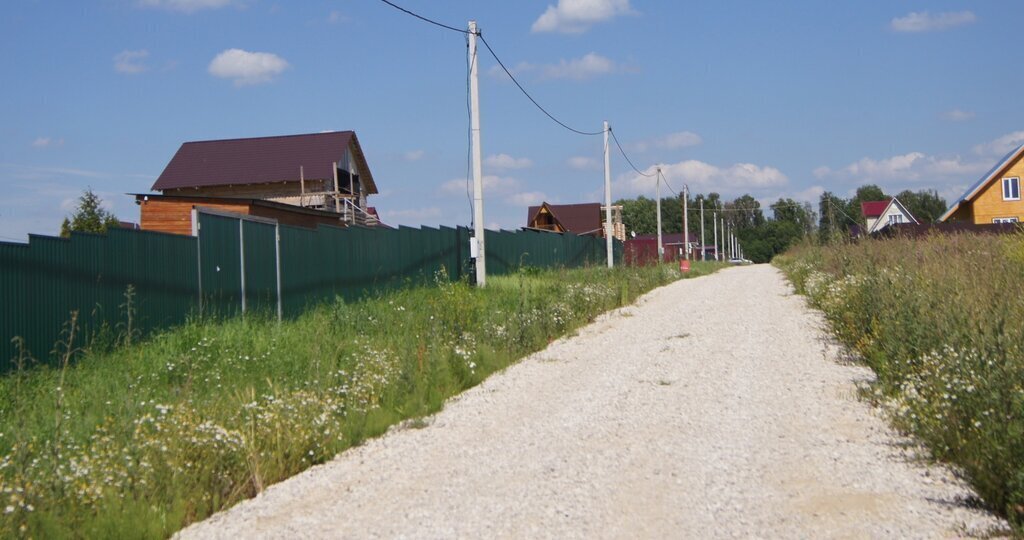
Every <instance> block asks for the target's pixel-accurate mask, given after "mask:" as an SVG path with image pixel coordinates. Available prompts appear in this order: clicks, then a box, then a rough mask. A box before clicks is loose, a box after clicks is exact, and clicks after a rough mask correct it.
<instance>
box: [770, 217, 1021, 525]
mask: <svg viewBox="0 0 1024 540" xmlns="http://www.w3.org/2000/svg"><path fill="white" fill-rule="evenodd" d="M773 264H774V265H775V266H777V267H778V268H780V269H781V270H782V271H783V273H784V274H785V275H786V276H787V277H788V279H789V280H790V282H791V283H792V284H793V285H794V288H795V289H796V292H797V293H799V294H802V295H804V296H805V297H806V298H807V299H808V301H809V303H810V304H811V305H812V306H813V307H815V308H817V309H818V310H820V311H821V312H822V313H823V314H824V317H825V319H826V320H827V322H828V325H829V328H830V330H831V333H832V334H833V335H834V336H835V337H836V338H837V339H838V341H839V342H840V343H841V344H842V345H843V346H844V347H845V348H846V349H847V351H849V352H850V354H851V356H852V357H853V358H855V359H858V360H860V361H862V362H863V363H864V364H866V365H867V366H868V367H870V368H871V369H872V370H873V371H874V372H875V374H876V382H875V383H874V384H873V385H872V387H871V388H869V389H868V391H867V392H866V393H865V397H867V398H869V399H871V400H872V401H873V402H874V403H875V405H878V406H881V408H882V409H883V410H884V411H885V412H886V413H887V415H888V417H889V419H890V422H891V424H892V425H893V426H894V427H895V428H897V429H898V430H899V431H900V432H901V433H904V434H907V435H910V436H912V437H913V438H914V439H915V440H916V441H918V442H919V443H921V444H922V445H923V446H924V448H925V449H926V450H927V453H928V458H929V459H934V460H936V461H939V462H942V463H945V464H947V465H950V466H951V467H952V469H953V471H954V472H955V473H956V474H957V475H958V476H960V477H962V478H963V479H965V480H966V481H967V482H968V483H969V484H970V485H971V486H972V487H973V489H974V490H975V492H976V493H977V494H978V495H979V496H980V497H981V499H982V500H983V501H984V505H985V506H986V507H987V508H988V509H990V510H992V511H993V512H995V513H996V514H998V515H1000V516H1002V517H1004V518H1006V519H1007V520H1008V522H1009V524H1010V526H1011V527H1012V529H1013V530H1012V532H1011V533H1010V534H1013V535H1015V536H1017V537H1021V536H1024V324H1022V323H1021V321H1022V320H1024V297H1022V296H1021V295H1020V294H1016V292H1019V291H1020V290H1022V288H1024V273H1022V272H1021V266H1022V265H1024V233H1017V234H1013V235H1007V236H994V235H976V234H959V235H932V236H929V237H925V238H919V239H911V238H894V239H882V240H871V239H868V240H863V241H859V242H849V243H841V244H835V245H830V246H816V245H810V244H805V245H802V246H799V247H797V248H795V249H792V250H790V251H789V252H787V253H786V254H785V255H782V256H778V257H776V259H775V260H774V261H773ZM1011 291H1013V292H1011Z"/></svg>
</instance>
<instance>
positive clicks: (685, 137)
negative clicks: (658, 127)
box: [629, 131, 704, 152]
mask: <svg viewBox="0 0 1024 540" xmlns="http://www.w3.org/2000/svg"><path fill="white" fill-rule="evenodd" d="M703 142H704V139H702V138H701V136H700V135H697V134H696V133H694V132H692V131H677V132H675V133H669V134H668V135H663V136H661V137H658V138H655V139H649V140H646V141H640V142H636V143H631V144H630V145H629V146H630V148H632V149H633V150H636V151H637V152H646V151H648V150H650V149H651V148H660V149H663V150H679V149H680V148H687V147H689V146H697V145H699V144H701V143H703Z"/></svg>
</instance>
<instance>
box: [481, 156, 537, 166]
mask: <svg viewBox="0 0 1024 540" xmlns="http://www.w3.org/2000/svg"><path fill="white" fill-rule="evenodd" d="M484 164H485V165H487V166H488V167H493V168H495V169H528V168H530V167H532V166H533V161H531V160H530V158H514V157H512V156H510V155H508V154H497V155H493V156H487V159H485V160H484Z"/></svg>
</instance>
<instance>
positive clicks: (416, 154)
mask: <svg viewBox="0 0 1024 540" xmlns="http://www.w3.org/2000/svg"><path fill="white" fill-rule="evenodd" d="M425 155H426V152H424V151H423V150H410V151H408V152H406V153H405V154H404V155H403V156H402V157H403V158H404V159H405V160H406V161H419V160H421V159H423V156H425Z"/></svg>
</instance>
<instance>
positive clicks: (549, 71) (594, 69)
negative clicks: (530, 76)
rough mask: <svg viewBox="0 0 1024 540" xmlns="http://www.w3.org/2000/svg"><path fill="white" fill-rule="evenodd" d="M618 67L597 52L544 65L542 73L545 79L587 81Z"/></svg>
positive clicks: (611, 71) (612, 71)
mask: <svg viewBox="0 0 1024 540" xmlns="http://www.w3.org/2000/svg"><path fill="white" fill-rule="evenodd" d="M617 69H619V68H618V66H617V65H616V64H615V62H613V61H611V60H610V59H608V58H605V57H604V56H601V55H599V54H597V53H587V54H585V55H583V56H582V57H581V58H574V59H572V60H561V61H560V62H559V63H557V64H551V65H547V66H544V67H543V69H542V71H541V74H542V76H543V78H545V79H572V80H574V81H585V80H587V79H592V78H594V77H598V76H600V75H608V74H611V73H614V72H615V71H616V70H617Z"/></svg>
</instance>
